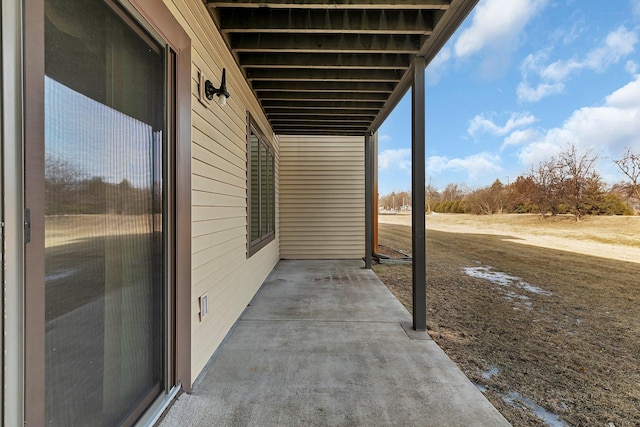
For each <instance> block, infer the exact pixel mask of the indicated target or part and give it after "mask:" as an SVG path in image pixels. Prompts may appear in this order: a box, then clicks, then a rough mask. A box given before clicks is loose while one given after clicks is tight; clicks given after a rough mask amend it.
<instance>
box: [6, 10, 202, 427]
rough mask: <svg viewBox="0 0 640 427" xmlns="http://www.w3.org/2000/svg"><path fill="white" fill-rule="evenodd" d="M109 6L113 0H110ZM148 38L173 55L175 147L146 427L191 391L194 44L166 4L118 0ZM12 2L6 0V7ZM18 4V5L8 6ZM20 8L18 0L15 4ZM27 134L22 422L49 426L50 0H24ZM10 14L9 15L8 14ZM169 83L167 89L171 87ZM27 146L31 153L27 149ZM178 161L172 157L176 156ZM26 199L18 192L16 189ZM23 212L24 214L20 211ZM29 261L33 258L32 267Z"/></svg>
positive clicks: (172, 127)
mask: <svg viewBox="0 0 640 427" xmlns="http://www.w3.org/2000/svg"><path fill="white" fill-rule="evenodd" d="M108 1H109V0H107V2H108ZM114 1H115V2H116V3H117V4H118V5H120V6H122V7H123V8H124V9H125V10H126V11H127V12H129V14H130V15H132V17H133V19H134V20H135V21H136V22H137V23H138V24H139V25H140V26H141V27H143V28H144V29H146V30H147V31H148V32H149V33H150V34H152V35H153V36H155V38H157V39H158V40H161V41H162V44H164V45H165V46H166V47H167V49H170V50H171V51H172V52H174V53H175V56H174V57H175V63H174V64H173V65H174V68H173V69H172V70H171V73H172V74H174V76H175V80H174V82H175V84H174V86H173V87H172V88H170V89H169V90H168V91H167V92H168V93H169V94H173V96H172V97H170V98H169V99H168V101H171V102H172V104H173V105H172V106H171V109H172V110H173V119H172V120H169V121H168V136H169V140H173V141H174V143H173V144H170V145H169V147H170V148H169V150H168V152H169V153H170V154H169V157H170V158H169V159H168V162H167V163H168V164H169V169H168V173H169V174H170V175H169V176H170V178H169V180H168V181H169V182H168V187H169V188H168V193H167V194H168V198H169V201H170V202H171V203H170V206H168V212H167V213H168V215H169V216H170V217H172V219H173V220H172V221H170V223H169V224H170V226H169V228H168V230H167V234H168V239H167V240H168V246H169V248H168V249H169V251H168V253H169V259H168V260H167V262H168V264H167V266H168V269H167V275H168V277H167V280H168V282H169V286H168V292H167V294H168V298H167V300H168V301H167V305H166V307H165V316H166V319H165V330H166V336H165V342H167V343H168V345H167V346H166V348H165V350H164V352H165V356H166V360H167V363H166V367H165V375H164V376H165V384H164V390H163V392H162V393H161V395H160V396H159V397H158V398H157V399H156V400H155V402H154V403H152V404H151V406H149V408H148V409H147V411H146V413H145V414H143V415H142V418H141V419H140V422H141V423H142V422H144V423H149V422H153V419H157V417H158V416H159V415H160V413H161V411H162V409H163V408H164V407H166V405H168V403H169V402H170V400H171V399H172V398H173V396H175V395H176V393H177V392H178V391H179V390H180V389H182V390H183V391H189V390H190V388H191V323H190V322H191V40H190V39H189V37H188V35H187V34H186V32H185V31H184V29H183V28H182V27H181V26H180V24H179V23H178V21H177V20H176V19H175V17H174V16H173V15H172V14H171V12H170V11H169V9H168V8H167V7H166V6H165V5H164V3H163V2H158V1H157V0H129V1H128V0H114ZM5 3H7V2H3V7H4V4H5ZM8 3H12V2H8ZM16 3H19V2H16ZM21 15H22V16H23V19H24V28H23V31H22V38H23V41H24V42H23V43H24V44H23V46H24V47H23V49H22V52H23V55H24V56H23V58H24V59H23V60H24V70H25V72H24V92H23V106H22V111H23V112H24V119H23V127H22V129H23V132H24V143H23V144H17V145H19V146H20V148H18V150H19V151H24V157H25V158H24V162H25V163H24V165H25V167H24V172H22V170H21V171H20V172H21V179H22V176H23V175H22V174H24V185H20V187H22V190H23V191H24V193H23V194H24V196H23V197H24V203H19V204H18V205H17V206H21V207H22V206H24V208H25V209H29V210H30V215H31V224H30V234H31V239H30V242H29V243H27V244H26V245H25V246H24V258H22V259H21V260H20V261H19V262H18V264H20V265H21V266H22V271H23V274H24V282H23V283H24V287H23V292H24V300H22V301H19V304H20V305H19V306H20V307H22V308H23V310H24V319H25V321H24V345H23V346H21V348H24V394H23V399H24V400H23V405H24V420H25V423H26V425H44V421H45V420H44V396H45V394H44V393H45V391H44V375H45V372H44V366H45V359H44V354H45V352H44V350H45V348H44V324H45V319H44V307H45V298H44V202H43V200H44V0H24V10H23V11H21ZM3 16H4V15H3ZM169 86H170V85H169V83H168V82H167V87H168V88H169ZM24 147H28V149H24ZM171 157H173V158H171ZM18 193H20V191H18ZM20 211H22V209H20ZM26 259H28V260H29V265H28V268H25V267H26Z"/></svg>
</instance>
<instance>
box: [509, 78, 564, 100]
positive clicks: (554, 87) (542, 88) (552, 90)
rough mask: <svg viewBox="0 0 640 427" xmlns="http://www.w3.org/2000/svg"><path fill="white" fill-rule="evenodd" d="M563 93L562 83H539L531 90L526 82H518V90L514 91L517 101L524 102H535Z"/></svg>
mask: <svg viewBox="0 0 640 427" xmlns="http://www.w3.org/2000/svg"><path fill="white" fill-rule="evenodd" d="M563 91H564V84H563V83H553V84H548V83H540V84H539V85H538V86H537V87H535V88H533V87H531V86H529V84H528V83H527V82H520V84H519V85H518V88H517V89H516V93H517V94H518V100H520V101H526V102H537V101H540V100H541V99H542V98H546V97H547V96H549V95H556V94H558V93H562V92H563Z"/></svg>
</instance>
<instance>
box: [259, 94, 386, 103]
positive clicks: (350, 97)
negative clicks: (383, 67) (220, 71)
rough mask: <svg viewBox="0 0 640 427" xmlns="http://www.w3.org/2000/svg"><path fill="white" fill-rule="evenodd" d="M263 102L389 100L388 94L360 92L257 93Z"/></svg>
mask: <svg viewBox="0 0 640 427" xmlns="http://www.w3.org/2000/svg"><path fill="white" fill-rule="evenodd" d="M257 93H258V97H259V98H260V99H261V100H263V101H268V100H276V101H298V100H299V101H360V102H382V103H384V102H385V101H386V100H387V96H388V94H387V93H359V92H353V91H350V92H301V91H298V92H295V91H291V92H289V91H280V92H271V91H265V92H262V91H257Z"/></svg>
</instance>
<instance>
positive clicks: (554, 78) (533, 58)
mask: <svg viewBox="0 0 640 427" xmlns="http://www.w3.org/2000/svg"><path fill="white" fill-rule="evenodd" d="M637 43H638V34H637V33H636V31H629V30H627V29H626V28H624V27H618V28H617V29H616V30H614V31H612V32H611V33H609V34H608V35H607V37H606V38H605V40H604V42H603V43H602V45H601V46H599V47H597V48H594V49H592V50H591V51H589V52H587V54H586V55H585V56H584V58H583V59H576V58H571V59H565V60H558V61H555V62H552V63H551V64H548V65H544V64H545V63H546V62H547V60H548V52H547V51H540V52H536V53H535V54H530V55H528V56H527V57H526V58H525V59H524V60H523V61H522V66H521V72H522V81H521V82H520V84H519V85H518V89H517V95H518V100H519V101H525V102H537V101H539V100H541V99H542V98H545V97H547V96H550V95H555V94H558V93H561V92H562V91H564V88H565V83H564V82H565V81H566V80H567V79H569V78H570V77H571V75H573V74H575V73H577V72H579V71H581V70H583V69H589V70H593V71H595V72H603V71H604V70H606V69H607V68H608V67H610V66H611V65H613V64H616V63H618V62H620V61H621V60H622V59H623V58H624V57H626V56H628V55H630V54H631V53H633V51H634V50H635V46H636V44H637ZM531 78H533V79H536V80H539V82H538V83H537V84H536V85H532V84H531V83H530V79H531Z"/></svg>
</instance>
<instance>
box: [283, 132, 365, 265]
mask: <svg viewBox="0 0 640 427" xmlns="http://www.w3.org/2000/svg"><path fill="white" fill-rule="evenodd" d="M280 189H281V191H280V256H281V257H282V258H284V259H313V258H317V259H323V258H329V259H338V258H361V257H362V256H364V240H365V237H364V233H365V231H364V137H344V136H340V137H332V136H280Z"/></svg>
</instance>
